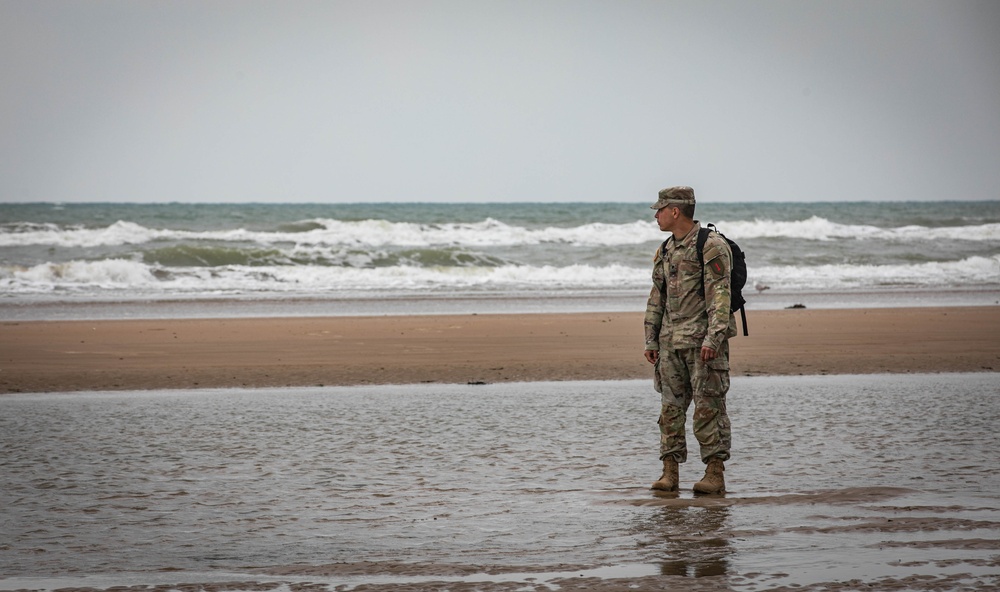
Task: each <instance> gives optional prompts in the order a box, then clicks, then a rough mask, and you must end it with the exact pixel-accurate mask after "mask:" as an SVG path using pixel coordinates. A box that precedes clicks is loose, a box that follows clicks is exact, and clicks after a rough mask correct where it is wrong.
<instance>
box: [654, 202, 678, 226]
mask: <svg viewBox="0 0 1000 592" xmlns="http://www.w3.org/2000/svg"><path fill="white" fill-rule="evenodd" d="M678 213H679V212H678V210H677V208H676V207H674V206H667V207H665V208H660V209H658V210H656V214H655V215H654V216H655V218H656V223H657V224H658V225H659V226H660V230H662V231H663V232H669V231H671V230H673V228H674V222H676V221H677V214H678Z"/></svg>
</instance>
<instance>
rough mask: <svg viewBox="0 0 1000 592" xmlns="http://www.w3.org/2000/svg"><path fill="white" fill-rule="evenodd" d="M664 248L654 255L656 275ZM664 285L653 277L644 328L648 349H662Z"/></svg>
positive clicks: (654, 273)
mask: <svg viewBox="0 0 1000 592" xmlns="http://www.w3.org/2000/svg"><path fill="white" fill-rule="evenodd" d="M661 253H662V250H660V249H658V250H657V251H656V255H655V256H654V257H653V275H654V276H655V275H656V268H657V266H658V265H659V264H660V261H661ZM662 287H663V286H662V285H661V284H660V282H658V281H656V279H655V277H654V279H653V288H652V289H651V290H650V291H649V300H647V301H646V316H645V319H644V321H643V329H644V332H645V335H646V349H647V350H653V351H659V350H660V325H662V324H663V292H662Z"/></svg>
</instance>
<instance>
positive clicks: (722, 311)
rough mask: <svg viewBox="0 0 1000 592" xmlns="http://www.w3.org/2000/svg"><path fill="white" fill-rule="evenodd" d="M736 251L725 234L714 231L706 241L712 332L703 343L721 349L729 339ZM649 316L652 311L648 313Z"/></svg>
mask: <svg viewBox="0 0 1000 592" xmlns="http://www.w3.org/2000/svg"><path fill="white" fill-rule="evenodd" d="M732 268H733V254H732V251H731V250H730V249H729V244H728V243H726V241H725V239H723V238H722V237H720V236H718V235H716V234H714V233H713V234H712V235H710V236H709V239H708V240H707V241H706V242H705V306H706V312H707V313H708V332H707V333H706V334H705V341H704V342H703V343H702V346H703V347H710V348H712V349H714V350H715V351H719V348H720V347H722V342H723V341H724V340H725V339H726V336H727V332H728V331H729V325H730V314H731V313H732V311H731V310H729V302H730V294H731V287H730V273H731V272H732ZM647 316H648V313H647Z"/></svg>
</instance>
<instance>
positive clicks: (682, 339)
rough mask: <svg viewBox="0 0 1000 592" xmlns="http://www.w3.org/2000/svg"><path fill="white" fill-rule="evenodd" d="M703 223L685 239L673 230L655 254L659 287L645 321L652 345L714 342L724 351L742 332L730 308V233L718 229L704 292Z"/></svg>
mask: <svg viewBox="0 0 1000 592" xmlns="http://www.w3.org/2000/svg"><path fill="white" fill-rule="evenodd" d="M700 229H701V224H699V223H698V222H697V221H695V224H694V228H692V229H691V232H689V233H687V234H686V235H685V236H684V238H682V239H680V240H677V239H676V238H674V237H673V236H671V237H670V238H668V239H667V241H666V243H665V246H664V247H662V248H658V249H657V251H656V255H655V256H654V257H653V289H652V290H651V291H650V292H649V301H648V302H647V303H646V318H645V323H644V324H645V333H646V349H647V350H657V351H658V350H660V349H688V348H701V347H710V348H712V349H714V350H716V351H719V347H720V346H721V345H722V342H723V341H724V340H726V339H728V338H729V337H732V336H734V335H736V319H735V317H733V314H732V311H730V310H729V297H730V288H729V274H730V270H731V269H732V260H733V254H732V251H731V250H730V249H729V245H728V244H727V243H726V240H725V239H724V238H722V237H721V236H719V235H718V234H716V233H714V232H713V233H711V234H709V235H708V240H707V241H705V247H704V255H705V279H704V283H705V290H704V292H702V290H701V286H702V271H701V269H702V268H701V262H699V261H698V248H697V244H696V243H697V241H698V231H699V230H700ZM665 280H666V281H665Z"/></svg>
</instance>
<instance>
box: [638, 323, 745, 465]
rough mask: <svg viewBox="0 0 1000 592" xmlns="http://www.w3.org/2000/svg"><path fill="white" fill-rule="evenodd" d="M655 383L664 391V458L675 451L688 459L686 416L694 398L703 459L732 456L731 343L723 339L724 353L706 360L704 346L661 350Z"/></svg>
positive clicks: (677, 457) (696, 432) (661, 421)
mask: <svg viewBox="0 0 1000 592" xmlns="http://www.w3.org/2000/svg"><path fill="white" fill-rule="evenodd" d="M654 385H655V387H656V390H657V391H658V392H659V393H660V402H661V405H660V418H659V420H658V421H657V423H658V424H659V425H660V459H663V458H666V457H667V456H673V457H674V459H675V460H677V462H685V461H686V460H687V441H686V439H685V426H684V423H685V420H686V418H687V410H688V407H690V405H691V401H692V400H693V401H694V419H693V428H694V435H695V438H697V439H698V444H699V445H700V446H701V459H702V461H704V462H706V463H707V462H708V461H709V460H711V459H712V458H718V459H720V460H728V459H729V448H730V446H731V445H732V439H733V436H732V429H731V426H730V423H729V415H728V414H727V413H726V393H728V392H729V342H728V341H724V342H723V344H722V348H721V350H720V351H719V355H718V357H717V358H716V359H714V360H711V361H709V362H707V363H706V362H702V361H701V348H692V349H681V350H660V359H659V361H658V362H657V363H656V370H655V378H654Z"/></svg>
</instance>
